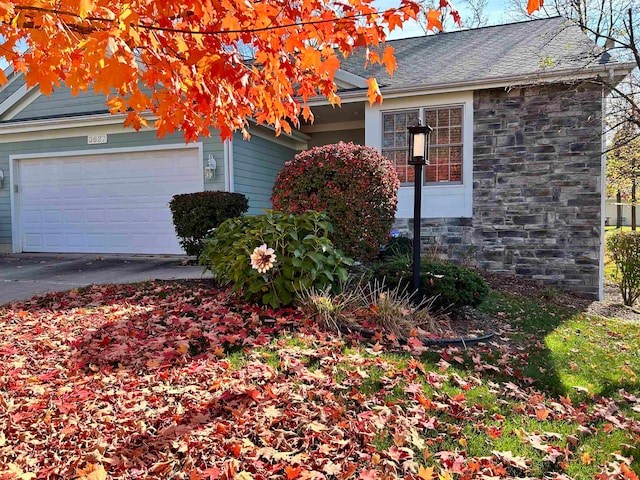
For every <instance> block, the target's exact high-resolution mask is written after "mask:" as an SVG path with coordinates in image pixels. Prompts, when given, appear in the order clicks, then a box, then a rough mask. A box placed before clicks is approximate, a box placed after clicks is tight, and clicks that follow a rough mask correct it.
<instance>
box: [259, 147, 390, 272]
mask: <svg viewBox="0 0 640 480" xmlns="http://www.w3.org/2000/svg"><path fill="white" fill-rule="evenodd" d="M399 186H400V182H399V180H398V175H397V174H396V171H395V169H394V168H393V165H392V164H391V162H390V161H389V160H387V159H386V158H384V157H383V156H382V155H381V154H380V153H379V152H378V151H377V150H376V149H374V148H371V147H364V146H361V145H355V144H353V143H343V142H340V143H338V144H335V145H324V146H322V147H315V148H313V149H311V150H307V151H305V152H301V153H299V154H297V155H296V156H295V157H294V159H293V160H292V161H290V162H287V163H286V164H285V166H284V168H283V169H282V170H281V171H280V172H279V173H278V176H277V178H276V181H275V184H274V186H273V194H272V197H271V202H272V203H273V208H275V209H277V210H282V211H285V212H288V213H295V214H297V213H301V212H305V211H307V210H317V211H324V212H327V214H328V216H329V220H331V222H332V223H333V226H334V227H335V234H334V235H333V237H332V238H333V240H334V242H335V244H336V247H337V248H339V249H341V250H343V251H344V252H345V253H346V254H347V255H350V256H352V257H354V258H356V259H359V260H370V259H373V258H375V257H376V256H377V255H378V250H379V249H380V246H381V245H383V244H384V243H385V242H386V241H387V238H388V237H389V232H390V230H391V226H392V225H393V220H394V216H395V212H396V205H397V192H398V188H399Z"/></svg>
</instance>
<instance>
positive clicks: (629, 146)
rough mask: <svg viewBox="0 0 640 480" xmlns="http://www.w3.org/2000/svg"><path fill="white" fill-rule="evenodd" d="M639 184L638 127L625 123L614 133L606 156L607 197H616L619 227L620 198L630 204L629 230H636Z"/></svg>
mask: <svg viewBox="0 0 640 480" xmlns="http://www.w3.org/2000/svg"><path fill="white" fill-rule="evenodd" d="M639 182H640V137H639V132H638V127H637V126H636V125H635V124H632V123H626V124H625V125H623V126H622V127H621V128H620V129H618V131H617V132H616V134H615V136H614V138H613V144H612V148H611V150H610V151H609V153H608V154H607V195H608V196H613V195H615V196H616V200H617V201H616V203H617V204H618V215H617V217H618V219H617V222H616V226H617V227H620V226H621V217H622V215H621V210H622V208H621V207H622V205H621V203H622V198H623V197H626V198H629V200H630V203H631V229H632V230H636V228H637V225H636V204H637V188H638V184H639Z"/></svg>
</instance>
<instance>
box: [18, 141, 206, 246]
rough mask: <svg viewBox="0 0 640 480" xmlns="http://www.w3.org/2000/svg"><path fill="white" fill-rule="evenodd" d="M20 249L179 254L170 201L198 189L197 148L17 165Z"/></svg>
mask: <svg viewBox="0 0 640 480" xmlns="http://www.w3.org/2000/svg"><path fill="white" fill-rule="evenodd" d="M20 177H21V178H20V184H21V193H22V196H21V205H22V206H21V217H22V219H21V224H22V243H23V251H28V252H78V253H83V252H86V253H183V252H182V249H181V248H180V246H179V243H178V239H177V238H176V235H175V231H174V228H173V222H172V218H171V212H170V210H169V207H168V203H169V201H170V199H171V197H172V196H173V195H175V194H178V193H188V192H195V191H201V190H202V187H203V178H202V168H201V162H200V160H199V154H198V151H197V150H196V149H184V150H182V149H177V150H167V151H152V152H135V153H128V154H109V155H106V154H104V155H91V156H78V157H56V158H51V159H25V160H21V161H20Z"/></svg>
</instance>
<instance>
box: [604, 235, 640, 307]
mask: <svg viewBox="0 0 640 480" xmlns="http://www.w3.org/2000/svg"><path fill="white" fill-rule="evenodd" d="M607 252H608V253H609V255H610V256H611V259H612V260H613V262H614V263H615V265H616V277H617V278H618V281H619V285H620V293H621V294H622V300H623V302H624V304H625V305H627V306H629V307H630V306H632V305H633V304H634V303H635V302H636V300H637V299H638V298H639V297H640V232H619V233H616V234H612V235H610V236H609V237H608V238H607Z"/></svg>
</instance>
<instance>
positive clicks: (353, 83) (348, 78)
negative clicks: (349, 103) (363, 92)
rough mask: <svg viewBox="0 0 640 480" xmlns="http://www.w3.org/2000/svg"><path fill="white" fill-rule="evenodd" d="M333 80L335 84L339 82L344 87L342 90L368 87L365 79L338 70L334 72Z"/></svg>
mask: <svg viewBox="0 0 640 480" xmlns="http://www.w3.org/2000/svg"><path fill="white" fill-rule="evenodd" d="M334 78H335V79H336V83H338V82H340V83H342V84H344V85H345V86H344V87H343V88H348V87H351V88H367V87H368V86H369V85H368V84H367V79H366V78H364V77H361V76H360V75H356V74H355V73H351V72H347V71H346V70H342V69H340V68H339V69H337V70H336V71H335V73H334Z"/></svg>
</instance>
